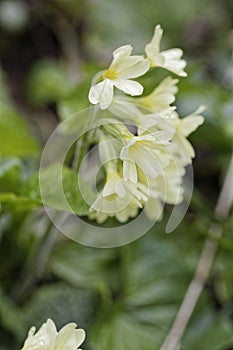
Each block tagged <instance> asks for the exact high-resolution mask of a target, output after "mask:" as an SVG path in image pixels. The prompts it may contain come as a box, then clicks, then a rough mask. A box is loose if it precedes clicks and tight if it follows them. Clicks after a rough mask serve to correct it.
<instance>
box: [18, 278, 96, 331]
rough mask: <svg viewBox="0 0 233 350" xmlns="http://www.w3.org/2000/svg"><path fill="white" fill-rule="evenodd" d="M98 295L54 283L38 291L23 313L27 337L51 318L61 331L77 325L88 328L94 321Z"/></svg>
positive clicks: (27, 303)
mask: <svg viewBox="0 0 233 350" xmlns="http://www.w3.org/2000/svg"><path fill="white" fill-rule="evenodd" d="M95 303H96V295H95V294H93V292H90V291H88V290H84V289H77V288H72V287H70V286H68V285H66V284H64V283H53V284H50V285H47V286H46V285H45V286H42V287H41V288H39V289H37V290H36V291H35V293H34V294H33V295H32V297H31V298H30V299H29V300H28V301H27V302H26V304H25V305H24V307H23V309H22V315H23V319H24V328H25V334H26V332H27V330H28V329H29V328H30V327H31V326H32V325H35V326H36V327H40V326H41V324H42V323H43V322H45V321H46V320H47V318H51V319H53V320H54V322H55V323H56V325H57V328H58V329H60V328H61V327H63V326H64V325H65V324H66V323H69V322H76V323H77V324H78V326H79V327H84V328H87V327H88V325H89V323H90V322H91V319H92V317H93V310H94V306H95Z"/></svg>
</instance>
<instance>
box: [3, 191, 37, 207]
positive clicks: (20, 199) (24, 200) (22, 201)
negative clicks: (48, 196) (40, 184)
mask: <svg viewBox="0 0 233 350" xmlns="http://www.w3.org/2000/svg"><path fill="white" fill-rule="evenodd" d="M0 203H8V204H10V205H13V206H14V207H15V208H17V209H22V210H26V209H32V208H36V207H39V206H42V201H41V200H40V199H39V198H38V199H36V198H34V199H31V198H30V197H27V196H18V195H15V194H14V193H10V192H8V193H0Z"/></svg>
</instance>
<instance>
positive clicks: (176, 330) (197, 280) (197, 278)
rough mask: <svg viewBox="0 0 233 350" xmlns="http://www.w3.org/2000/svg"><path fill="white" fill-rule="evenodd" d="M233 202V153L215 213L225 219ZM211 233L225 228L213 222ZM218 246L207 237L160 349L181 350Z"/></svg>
mask: <svg viewBox="0 0 233 350" xmlns="http://www.w3.org/2000/svg"><path fill="white" fill-rule="evenodd" d="M232 202H233V154H232V157H231V161H230V165H229V168H228V171H227V174H226V177H225V180H224V184H223V187H222V190H221V193H220V195H219V198H218V201H217V204H216V207H215V215H216V216H217V217H218V218H220V219H222V220H224V219H226V218H227V217H228V215H229V211H230V209H231V205H232ZM209 231H210V233H211V235H214V236H215V237H217V238H220V237H221V236H222V234H223V228H222V226H221V225H220V224H212V225H211V227H210V228H209ZM217 248H218V244H217V242H214V241H211V240H209V239H206V241H205V243H204V246H203V249H202V253H201V256H200V259H199V262H198V265H197V268H196V272H195V274H194V277H193V279H192V281H191V283H190V285H189V287H188V290H187V292H186V294H185V296H184V299H183V302H182V304H181V306H180V309H179V311H178V313H177V315H176V318H175V320H174V323H173V325H172V327H171V329H170V331H169V333H168V335H167V337H166V338H165V340H164V342H163V344H162V346H161V348H160V350H179V349H180V341H181V339H182V337H183V334H184V332H185V329H186V327H187V325H188V322H189V320H190V317H191V315H192V313H193V311H194V309H195V306H196V304H197V302H198V299H199V297H200V295H201V293H202V290H203V288H204V286H205V284H206V282H207V279H208V277H209V275H210V272H211V268H212V265H213V262H214V257H215V254H216V251H217Z"/></svg>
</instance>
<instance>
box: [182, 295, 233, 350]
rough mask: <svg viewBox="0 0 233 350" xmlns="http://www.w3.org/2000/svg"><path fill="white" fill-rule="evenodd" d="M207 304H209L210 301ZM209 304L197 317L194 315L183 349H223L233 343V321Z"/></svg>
mask: <svg viewBox="0 0 233 350" xmlns="http://www.w3.org/2000/svg"><path fill="white" fill-rule="evenodd" d="M205 304H207V305H208V301H205ZM209 306H210V307H209V308H207V307H206V305H205V307H204V308H203V310H202V311H201V312H199V313H198V315H196V317H192V321H191V323H190V325H189V327H188V329H187V331H186V333H185V337H184V340H183V342H182V344H183V345H182V346H181V350H186V349H189V350H196V349H202V350H209V349H211V350H221V349H229V348H230V347H231V346H232V345H233V332H232V322H230V320H229V318H227V317H226V316H224V315H223V314H221V313H220V312H219V313H217V312H214V311H213V310H212V308H211V305H209Z"/></svg>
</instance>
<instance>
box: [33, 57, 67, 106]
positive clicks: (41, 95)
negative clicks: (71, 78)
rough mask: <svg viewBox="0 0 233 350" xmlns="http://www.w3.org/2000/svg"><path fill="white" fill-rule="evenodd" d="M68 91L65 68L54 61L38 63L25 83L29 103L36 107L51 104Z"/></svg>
mask: <svg viewBox="0 0 233 350" xmlns="http://www.w3.org/2000/svg"><path fill="white" fill-rule="evenodd" d="M68 89H69V83H68V78H67V75H66V71H65V67H64V66H63V65H62V64H61V63H59V62H57V61H55V60H40V61H38V62H37V63H36V64H35V65H34V67H33V68H32V70H31V72H30V73H29V77H28V81H27V94H28V98H29V100H30V101H32V102H33V103H35V104H38V105H44V104H47V103H52V102H55V101H57V100H59V99H60V98H62V97H63V96H64V95H65V93H66V92H67V90H68Z"/></svg>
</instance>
